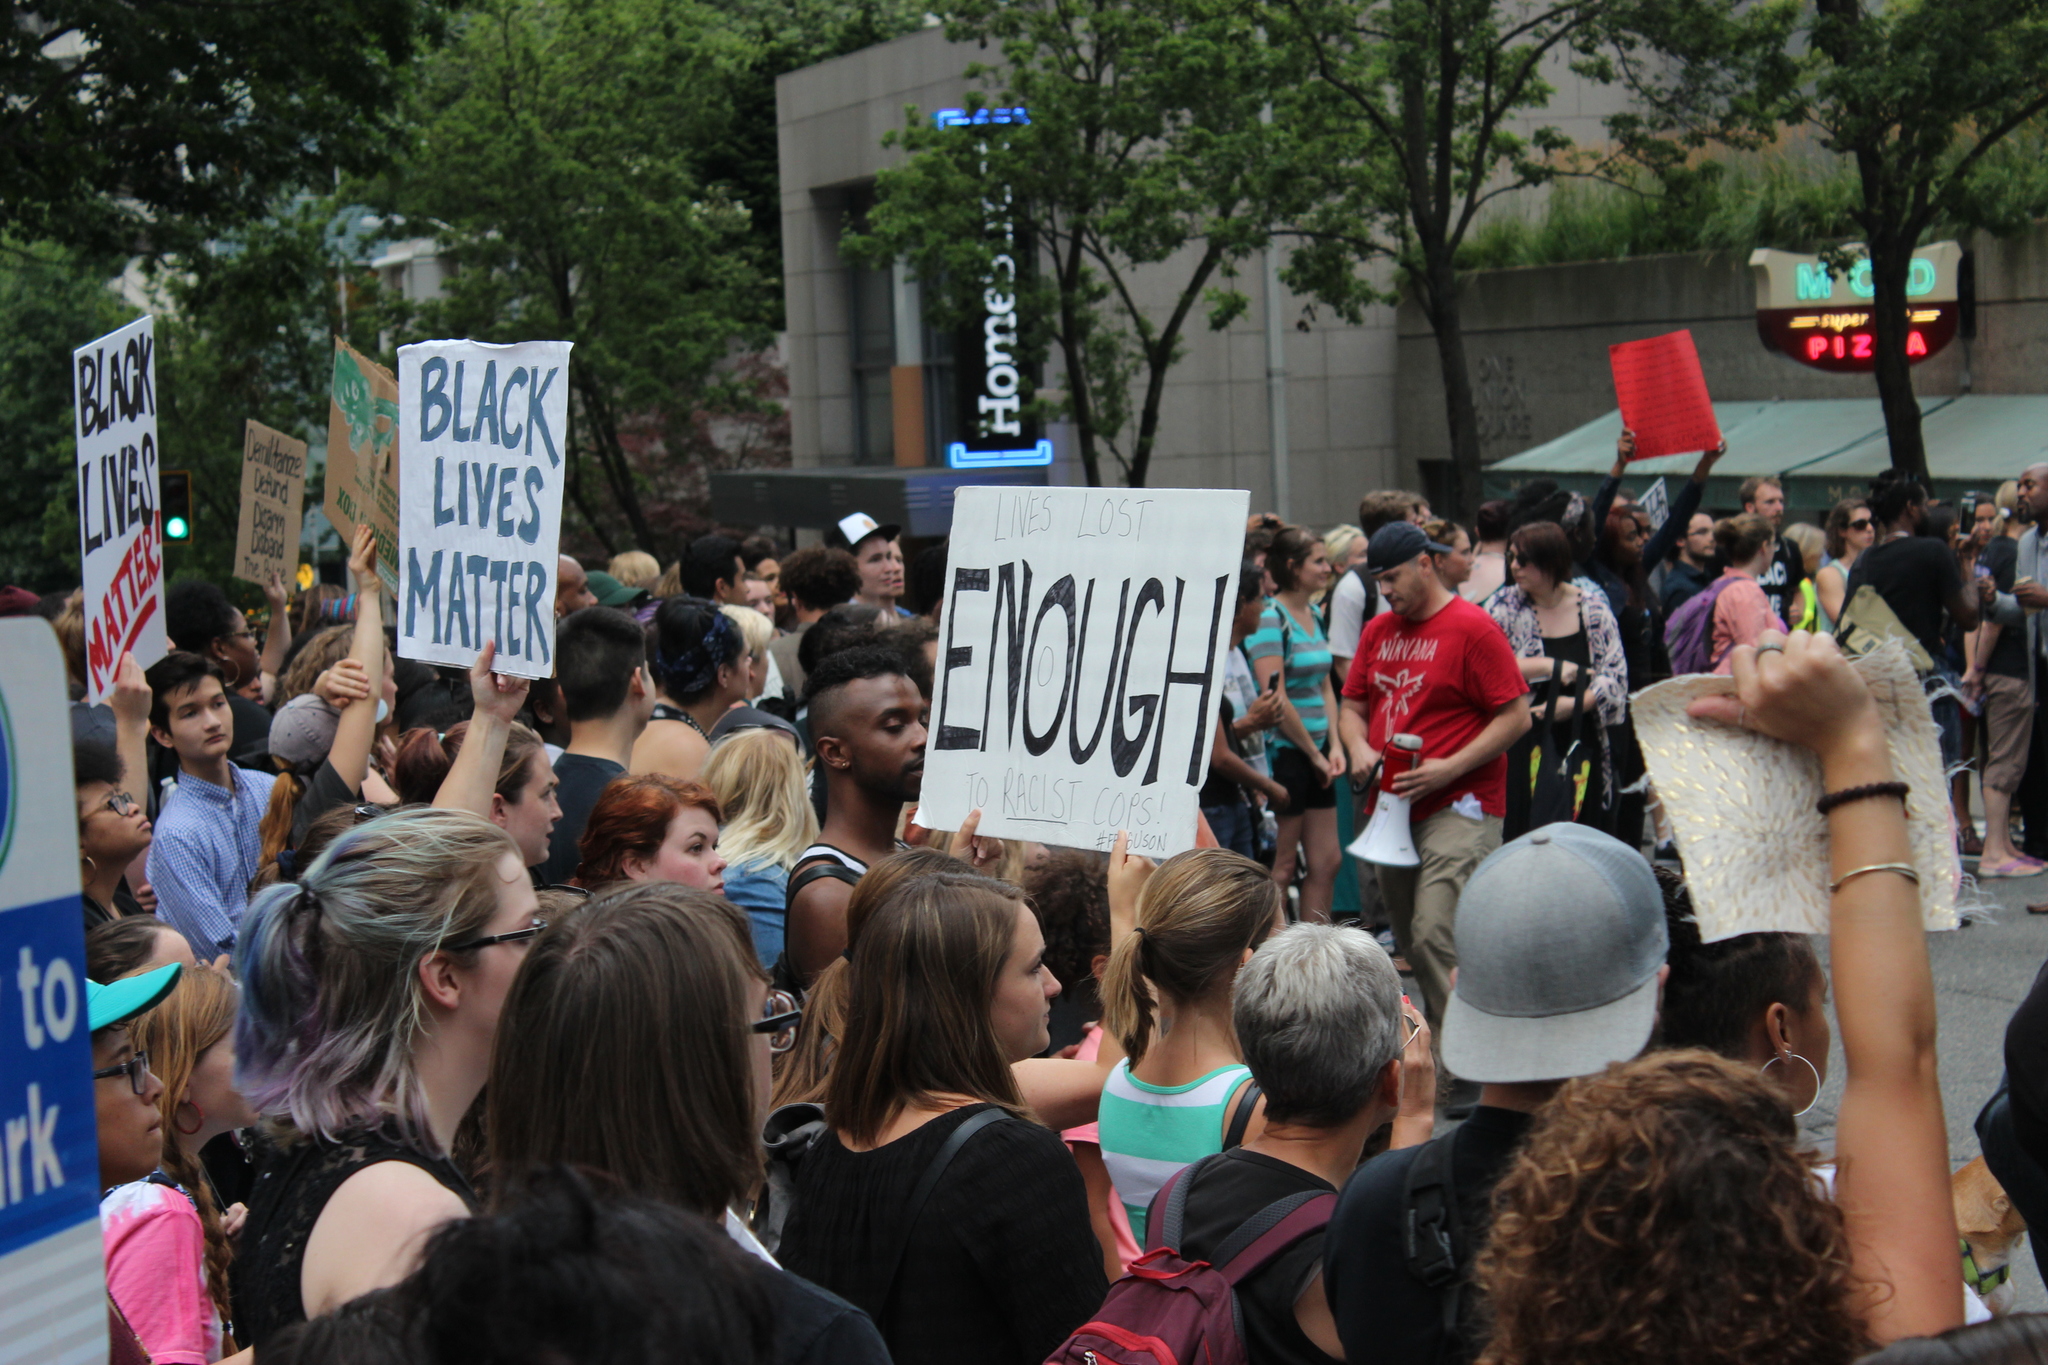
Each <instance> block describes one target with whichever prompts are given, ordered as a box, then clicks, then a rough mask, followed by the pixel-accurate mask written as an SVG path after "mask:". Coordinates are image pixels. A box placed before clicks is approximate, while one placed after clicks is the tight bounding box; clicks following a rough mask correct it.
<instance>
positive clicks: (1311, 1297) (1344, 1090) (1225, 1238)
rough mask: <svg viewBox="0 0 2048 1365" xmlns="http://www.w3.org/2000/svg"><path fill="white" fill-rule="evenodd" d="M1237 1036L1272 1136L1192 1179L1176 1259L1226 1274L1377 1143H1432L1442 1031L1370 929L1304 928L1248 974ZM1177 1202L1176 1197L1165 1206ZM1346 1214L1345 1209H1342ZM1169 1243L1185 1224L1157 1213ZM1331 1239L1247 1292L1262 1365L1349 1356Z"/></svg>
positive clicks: (1262, 952) (1244, 1302)
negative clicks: (1435, 1065)
mask: <svg viewBox="0 0 2048 1365" xmlns="http://www.w3.org/2000/svg"><path fill="white" fill-rule="evenodd" d="M1230 1013H1231V1022H1232V1024H1233V1025H1234V1026H1235V1028H1236V1030H1237V1039H1238V1044H1239V1046H1241V1047H1242V1048H1243V1050H1244V1059H1245V1062H1246V1063H1247V1064H1248V1065H1249V1066H1250V1067H1251V1069H1252V1078H1253V1080H1255V1081H1256V1082H1257V1083H1258V1085H1259V1086H1260V1088H1261V1089H1263V1090H1264V1091H1265V1095H1266V1126H1265V1129H1264V1131H1262V1132H1261V1133H1260V1134H1259V1135H1258V1136H1257V1137H1255V1138H1253V1139H1252V1140H1251V1141H1249V1142H1247V1143H1245V1144H1244V1145H1243V1146H1242V1147H1237V1148H1233V1149H1231V1150H1230V1151H1227V1152H1221V1153H1219V1154H1217V1155H1215V1156H1212V1157H1206V1158H1204V1159H1203V1160H1201V1161H1199V1162H1197V1163H1195V1164H1194V1165H1193V1166H1191V1167H1189V1168H1188V1170H1187V1171H1186V1172H1185V1173H1184V1174H1182V1175H1181V1176H1180V1177H1179V1179H1178V1180H1176V1181H1175V1182H1174V1185H1176V1186H1177V1185H1180V1184H1183V1183H1184V1184H1185V1185H1186V1186H1187V1195H1186V1206H1185V1209H1184V1212H1183V1217H1182V1219H1181V1225H1180V1228H1179V1237H1178V1245H1177V1246H1176V1248H1175V1249H1176V1250H1177V1251H1179V1252H1180V1254H1181V1255H1182V1256H1183V1257H1184V1258H1186V1259H1189V1260H1206V1261H1212V1262H1214V1263H1217V1264H1221V1260H1220V1259H1219V1253H1221V1252H1222V1251H1223V1250H1224V1249H1225V1248H1226V1246H1228V1245H1229V1244H1230V1243H1231V1242H1233V1241H1238V1242H1242V1240H1243V1239H1242V1238H1237V1237H1236V1236H1235V1234H1236V1233H1237V1232H1238V1231H1239V1229H1241V1228H1243V1227H1244V1226H1245V1225H1246V1224H1247V1223H1249V1222H1251V1221H1252V1220H1253V1219H1254V1218H1257V1217H1258V1215H1259V1214H1260V1213H1262V1212H1264V1211H1265V1210H1267V1209H1269V1208H1271V1207H1272V1206H1273V1205H1274V1204H1276V1203H1278V1202H1279V1201H1281V1200H1286V1199H1289V1198H1290V1197H1293V1196H1303V1195H1306V1196H1314V1195H1318V1194H1328V1195H1331V1196H1334V1195H1335V1194H1336V1192H1337V1190H1338V1188H1339V1187H1340V1186H1342V1185H1343V1183H1344V1181H1345V1180H1346V1178H1348V1177H1349V1176H1350V1174H1351V1172H1352V1171H1353V1170H1354V1169H1356V1168H1357V1166H1358V1162H1359V1158H1360V1156H1361V1155H1362V1154H1363V1152H1364V1150H1365V1143H1366V1139H1367V1138H1369V1137H1370V1136H1371V1135H1372V1134H1373V1133H1374V1132H1376V1131H1377V1130H1378V1129H1379V1128H1380V1127H1381V1126H1382V1125H1383V1124H1385V1123H1387V1122H1388V1121H1389V1120H1390V1119H1391V1120H1394V1121H1395V1135H1394V1141H1395V1144H1396V1145H1397V1146H1406V1145H1409V1144H1411V1143H1415V1142H1421V1141H1423V1140H1425V1139H1426V1138H1428V1136H1429V1130H1430V1125H1431V1123H1432V1121H1433V1120H1432V1115H1433V1113H1434V1109H1435V1103H1436V1081H1435V1073H1434V1071H1433V1069H1432V1067H1431V1065H1430V1061H1429V1029H1428V1026H1427V1025H1425V1024H1424V1023H1423V1022H1422V1016H1421V1015H1420V1014H1418V1013H1416V1011H1415V1009H1414V1007H1413V1006H1411V1005H1410V1004H1409V1003H1408V1000H1407V997H1406V996H1404V995H1402V994H1401V979H1400V977H1399V976H1398V975H1396V974H1395V971H1394V964H1393V962H1392V961H1391V960H1390V959H1389V958H1388V957H1387V954H1386V950H1385V949H1383V948H1381V947H1380V946H1379V944H1378V943H1376V942H1374V941H1373V939H1372V938H1371V937H1370V936H1369V935H1367V934H1363V933H1360V932H1359V931H1358V930H1356V929H1349V928H1335V927H1332V926H1330V925H1326V924H1297V925H1294V926H1293V927H1291V928H1288V929H1285V930H1283V931H1281V932H1280V933H1277V934H1275V935H1273V936H1272V937H1271V938H1269V939H1267V940H1266V941H1265V942H1264V943H1263V944H1261V945H1260V946H1259V949H1258V951H1257V952H1255V953H1253V954H1252V958H1251V961H1249V962H1247V963H1246V964H1245V965H1244V967H1243V968H1242V969H1241V970H1240V971H1239V972H1238V974H1237V985H1236V987H1235V989H1234V991H1233V992H1232V995H1231V1011H1230ZM1174 1193H1175V1190H1174V1189H1173V1187H1171V1186H1170V1187H1169V1188H1168V1189H1167V1190H1166V1191H1165V1192H1164V1193H1163V1194H1162V1196H1161V1199H1162V1200H1165V1199H1166V1198H1168V1197H1170V1196H1171V1195H1172V1194H1174ZM1331 1203H1332V1206H1333V1207H1334V1204H1335V1200H1334V1198H1333V1199H1332V1201H1331ZM1152 1213H1153V1216H1152V1218H1151V1219H1150V1220H1149V1226H1150V1227H1151V1228H1152V1230H1153V1237H1154V1239H1155V1240H1156V1239H1157V1238H1159V1237H1160V1236H1161V1235H1163V1234H1164V1233H1165V1232H1166V1225H1167V1224H1168V1223H1169V1222H1170V1221H1171V1220H1170V1219H1169V1218H1168V1217H1167V1215H1166V1210H1165V1207H1164V1205H1163V1203H1155V1204H1154V1206H1153V1210H1152ZM1322 1257H1323V1235H1322V1233H1321V1232H1320V1231H1316V1232H1311V1233H1309V1234H1308V1235H1307V1236H1305V1237H1303V1238H1302V1239H1301V1240H1300V1241H1299V1242H1297V1243H1295V1244H1294V1245H1293V1246H1292V1247H1290V1248H1289V1249H1288V1250H1286V1251H1284V1252H1282V1253H1281V1254H1280V1255H1279V1256H1277V1257H1275V1258H1274V1259H1273V1260H1272V1261H1271V1262H1269V1263H1268V1264H1267V1265H1265V1266H1264V1267H1263V1268H1261V1269H1260V1270H1258V1271H1257V1272H1255V1273H1254V1274H1252V1275H1250V1276H1249V1277H1247V1278H1246V1279H1245V1280H1243V1281H1242V1282H1241V1283H1240V1284H1239V1285H1238V1288H1237V1302H1238V1310H1239V1313H1240V1314H1241V1317H1242V1321H1243V1324H1244V1346H1245V1354H1246V1356H1247V1357H1248V1358H1249V1359H1250V1360H1251V1361H1252V1365H1326V1362H1329V1361H1335V1360H1342V1359H1343V1358H1344V1347H1343V1344H1342V1343H1341V1342H1339V1341H1338V1339H1337V1327H1336V1323H1335V1322H1334V1321H1333V1320H1332V1318H1331V1316H1330V1305H1329V1301H1328V1299H1327V1298H1326V1297H1325V1296H1324V1293H1323V1275H1322Z"/></svg>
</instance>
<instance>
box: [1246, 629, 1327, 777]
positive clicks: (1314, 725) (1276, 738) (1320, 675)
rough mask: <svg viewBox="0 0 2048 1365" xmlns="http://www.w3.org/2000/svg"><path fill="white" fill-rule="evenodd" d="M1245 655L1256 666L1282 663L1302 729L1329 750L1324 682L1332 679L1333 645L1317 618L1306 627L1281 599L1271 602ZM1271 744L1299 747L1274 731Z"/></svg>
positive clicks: (1248, 639)
mask: <svg viewBox="0 0 2048 1365" xmlns="http://www.w3.org/2000/svg"><path fill="white" fill-rule="evenodd" d="M1244 652H1245V656H1246V657H1247V658H1249V659H1250V660H1251V661H1252V663H1253V665H1255V666H1256V665H1257V664H1258V662H1259V661H1260V660H1261V659H1278V660H1280V669H1281V672H1282V673H1284V674H1285V675H1286V678H1287V683H1286V686H1287V696H1288V699H1289V700H1290V701H1292V702H1293V703H1294V710H1295V713H1296V714H1297V715H1299V716H1300V717H1301V728H1302V729H1304V730H1306V731H1308V737H1309V738H1310V739H1312V740H1314V741H1315V743H1316V745H1317V747H1318V748H1319V749H1328V748H1329V747H1330V746H1329V742H1328V739H1327V736H1328V735H1329V732H1330V718H1329V716H1328V715H1326V714H1325V713H1324V710H1323V682H1324V680H1325V679H1327V678H1328V677H1329V676H1330V657H1331V656H1330V641H1329V638H1328V637H1327V636H1325V635H1324V634H1323V624H1322V622H1320V621H1318V620H1317V619H1316V614H1315V613H1314V612H1310V613H1309V614H1308V624H1306V625H1303V624H1302V623H1301V622H1300V621H1297V620H1295V619H1294V613H1293V612H1291V611H1289V610H1287V604H1286V603H1284V602H1282V601H1281V600H1280V599H1279V598H1277V597H1269V598H1267V599H1266V609H1265V610H1264V611H1262V612H1260V613H1259V628H1258V629H1257V630H1255V631H1253V632H1252V633H1251V634H1250V635H1247V636H1245V637H1244ZM1254 671H1255V672H1256V667H1255V668H1254ZM1267 742H1268V743H1269V744H1271V745H1273V746H1274V747H1276V748H1282V749H1292V748H1295V747H1297V746H1296V745H1295V743H1294V741H1293V740H1291V739H1289V738H1287V735H1286V732H1285V731H1283V730H1275V731H1273V734H1272V737H1271V738H1270V739H1269V740H1268V741H1267Z"/></svg>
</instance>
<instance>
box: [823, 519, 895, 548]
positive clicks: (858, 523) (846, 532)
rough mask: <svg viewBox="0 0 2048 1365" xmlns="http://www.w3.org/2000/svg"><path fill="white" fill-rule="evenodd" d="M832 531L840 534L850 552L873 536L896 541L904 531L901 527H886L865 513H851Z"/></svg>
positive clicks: (840, 520)
mask: <svg viewBox="0 0 2048 1365" xmlns="http://www.w3.org/2000/svg"><path fill="white" fill-rule="evenodd" d="M832 529H833V530H835V531H837V532H838V533H839V538H840V540H842V541H844V542H845V548H846V549H849V550H851V549H852V548H853V547H854V546H856V545H858V544H860V543H861V542H862V541H863V540H866V539H867V538H868V537H869V536H873V535H879V536H881V537H882V539H884V540H894V539H896V537H897V536H898V535H899V534H901V532H902V530H903V528H902V527H901V526H884V525H883V524H882V523H880V522H878V521H876V520H875V519H874V518H873V517H871V516H869V515H868V514H867V513H865V512H849V513H848V514H847V515H845V516H843V517H841V518H840V519H839V524H838V525H837V526H835V527H833V528H832Z"/></svg>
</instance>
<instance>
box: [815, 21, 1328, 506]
mask: <svg viewBox="0 0 2048 1365" xmlns="http://www.w3.org/2000/svg"><path fill="white" fill-rule="evenodd" d="M947 35H948V36H949V37H951V38H952V39H954V40H955V41H960V42H970V41H971V42H980V43H982V44H984V45H987V46H993V47H997V48H999V49H1000V51H1001V53H1002V57H1003V61H1002V63H1001V64H1000V65H997V66H989V65H982V64H976V65H974V66H971V67H970V68H969V71H968V76H969V78H970V79H974V80H978V81H980V82H982V83H983V84H984V86H985V87H986V92H985V93H984V94H983V95H981V96H979V97H978V99H977V103H976V105H975V107H977V108H980V107H985V106H993V107H996V108H1014V107H1017V106H1022V107H1024V108H1025V109H1026V110H1027V111H1028V117H1029V120H1030V121H1029V123H1028V124H1005V125H993V124H992V125H988V126H986V127H966V128H961V127H946V128H940V127H934V126H932V125H931V124H930V123H929V121H927V120H925V119H922V118H920V117H919V115H918V112H917V111H915V110H913V111H911V114H910V120H909V125H908V126H907V127H906V128H904V129H903V130H901V131H900V132H896V133H892V134H890V141H891V142H892V143H893V144H894V145H897V146H900V147H902V148H903V149H905V150H906V151H907V152H908V153H909V157H908V159H907V160H906V161H905V163H904V164H903V165H901V166H899V167H896V168H893V169H891V170H887V171H884V172H883V173H882V174H881V175H880V176H879V177H877V183H876V203H875V206H874V208H873V210H872V211H871V212H870V213H869V215H868V218H867V223H866V230H865V231H864V232H860V233H856V234H854V235H853V236H851V237H850V238H849V239H848V240H847V241H846V243H845V244H844V245H845V250H846V251H847V252H848V253H849V254H850V255H853V256H854V257H855V258H857V259H864V260H867V261H869V262H872V263H877V264H879V263H883V262H886V261H889V260H892V259H896V258H902V259H906V260H908V261H909V262H910V263H911V265H912V267H913V268H914V270H915V271H916V273H917V276H918V278H919V279H920V280H921V281H923V283H924V287H925V291H926V294H927V301H928V311H929V312H930V314H931V315H932V317H933V320H934V321H937V322H939V323H941V324H942V325H956V324H958V323H961V322H964V321H966V320H968V319H969V318H970V317H973V316H978V313H977V309H978V307H979V304H980V300H981V298H982V295H983V292H984V290H985V289H988V288H998V287H999V288H1001V289H1008V288H1009V287H1010V276H1009V275H1008V274H1005V273H1003V272H1002V271H1001V270H1000V268H999V266H998V263H997V258H998V257H999V256H1003V255H1009V254H1011V246H1010V242H1009V238H1008V236H1007V234H1006V233H1005V232H1004V231H1000V230H991V223H992V222H999V221H1004V220H1007V222H1008V223H1009V225H1010V227H1011V229H1013V230H1014V232H1015V234H1016V239H1017V241H1018V242H1019V243H1021V244H1022V246H1023V248H1024V249H1023V251H1019V252H1017V253H1016V254H1017V256H1018V259H1020V260H1022V259H1026V257H1025V253H1026V252H1030V253H1031V254H1032V256H1033V257H1034V258H1035V259H1036V260H1037V261H1039V262H1040V263H1041V267H1042V268H1040V269H1037V270H1035V271H1034V270H1030V269H1025V270H1022V271H1020V272H1018V278H1017V279H1016V281H1015V287H1016V289H1017V291H1018V296H1019V301H1018V308H1017V312H1018V316H1019V317H1020V319H1021V324H1020V328H1019V336H1018V343H1019V345H1018V350H1019V352H1020V354H1021V355H1022V356H1023V357H1024V358H1025V359H1027V360H1029V361H1033V362H1036V361H1040V360H1043V359H1045V358H1046V357H1048V356H1050V355H1052V354H1054V353H1057V356H1058V358H1059V361H1060V364H1061V368H1062V370H1063V371H1064V377H1063V380H1062V388H1061V389H1060V390H1058V391H1056V392H1055V391H1047V392H1043V393H1040V394H1038V395H1036V396H1035V397H1033V398H1032V399H1031V402H1030V403H1029V405H1028V406H1027V409H1026V410H1027V411H1028V412H1030V413H1032V414H1033V415H1034V416H1037V417H1041V418H1044V417H1052V416H1064V417H1067V418H1070V419H1071V420H1072V422H1073V425H1074V431H1075V434H1076V436H1077V438H1078V444H1079V447H1080V456H1081V464H1082V468H1083V470H1084V471H1085V473H1086V476H1087V479H1088V482H1089V483H1091V484H1101V483H1102V482H1103V481H1104V475H1105V473H1115V474H1120V475H1122V476H1123V478H1124V480H1125V481H1126V482H1127V483H1129V484H1130V485H1131V486H1132V487H1142V486H1143V485H1144V483H1145V480H1146V478H1147V477H1148V475H1149V473H1150V469H1151V463H1152V457H1153V454H1154V452H1155V448H1156V446H1157V443H1158V436H1159V421H1160V409H1161V403H1162V400H1163V398H1164V397H1165V385H1166V376H1167V374H1168V373H1169V372H1170V371H1171V369H1172V367H1173V365H1174V364H1175V363H1176V362H1177V361H1178V360H1179V359H1180V358H1181V356H1182V354H1183V353H1184V351H1185V336H1186V331H1187V328H1188V326H1189V325H1190V320H1191V318H1193V317H1194V315H1195V312H1196V309H1197V308H1201V309H1203V310H1204V313H1205V316H1206V320H1207V322H1208V325H1209V326H1210V327H1212V328H1222V327H1224V326H1227V325H1228V324H1229V323H1230V321H1231V320H1232V319H1233V318H1235V317H1237V316H1238V315H1239V314H1241V313H1242V312H1243V311H1244V309H1245V307H1246V303H1247V300H1246V299H1245V296H1244V295H1243V294H1242V293H1240V292H1238V291H1237V290H1235V289H1234V288H1232V287H1230V283H1229V282H1230V281H1231V279H1232V278H1233V277H1234V275H1235V274H1236V269H1237V266H1238V265H1239V263H1241V262H1242V261H1244V260H1245V258H1247V257H1248V256H1250V255H1252V254H1253V253H1254V252H1257V251H1258V250H1260V249H1261V248H1262V247H1264V246H1265V245H1266V244H1267V242H1268V241H1270V240H1271V238H1272V236H1273V233H1274V230H1275V228H1276V226H1278V225H1280V224H1283V223H1285V222H1286V221H1287V220H1288V219H1289V217H1290V216H1291V215H1292V214H1294V213H1295V212H1297V211H1299V210H1300V209H1301V208H1303V207H1305V203H1306V201H1305V200H1303V199H1302V197H1301V194H1300V189H1301V186H1302V183H1303V178H1302V176H1301V175H1300V174H1299V173H1298V172H1299V167H1298V165H1297V164H1296V163H1297V151H1298V147H1299V145H1300V140H1299V138H1298V136H1297V133H1298V130H1297V128H1296V120H1295V117H1294V114H1295V110H1296V108H1297V106H1298V103H1299V101H1298V100H1297V99H1296V98H1295V92H1296V91H1297V90H1298V89H1299V85H1300V79H1301V77H1302V75H1303V74H1304V72H1303V70H1302V68H1301V66H1300V64H1299V63H1298V62H1296V61H1292V60H1290V59H1289V57H1288V56H1287V54H1286V53H1284V52H1281V51H1278V50H1276V49H1275V48H1272V47H1269V46H1268V45H1267V44H1266V43H1265V42H1264V41H1262V39H1261V36H1260V34H1259V31H1258V29H1257V26H1256V24H1255V22H1254V20H1253V18H1252V16H1251V15H1250V14H1249V13H1248V12H1247V11H1246V10H1245V9H1244V8H1243V7H1242V6H1240V5H1236V4H1233V3H1230V2H1229V0H1087V2H1086V3H1078V4H1060V5H1046V4H1040V3H1038V2H1037V0H964V2H963V3H958V4H955V5H954V6H953V7H952V9H951V10H950V11H949V12H948V14H947ZM1268 109H1270V110H1271V115H1270V120H1269V118H1268V115H1267V113H1266V111H1267V110H1268ZM1147 276H1149V278H1141V277H1147ZM1162 283H1163V286H1164V287H1163V288H1161V287H1160V286H1161V285H1162ZM1161 296H1163V298H1162V301H1161V302H1158V303H1154V302H1152V300H1153V299H1154V298H1160V297H1161Z"/></svg>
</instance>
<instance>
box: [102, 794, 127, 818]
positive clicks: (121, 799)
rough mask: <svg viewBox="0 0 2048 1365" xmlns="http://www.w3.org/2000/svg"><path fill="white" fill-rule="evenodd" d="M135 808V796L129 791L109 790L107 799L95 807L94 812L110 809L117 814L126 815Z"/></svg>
mask: <svg viewBox="0 0 2048 1365" xmlns="http://www.w3.org/2000/svg"><path fill="white" fill-rule="evenodd" d="M134 809H135V798H134V797H132V796H130V795H129V794H128V793H127V792H108V793H107V799H106V800H104V801H102V802H100V803H99V805H97V806H94V807H93V812H94V813H97V812H99V811H103V810H110V811H112V812H114V814H116V815H126V814H128V813H129V812H130V811H132V810H134Z"/></svg>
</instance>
